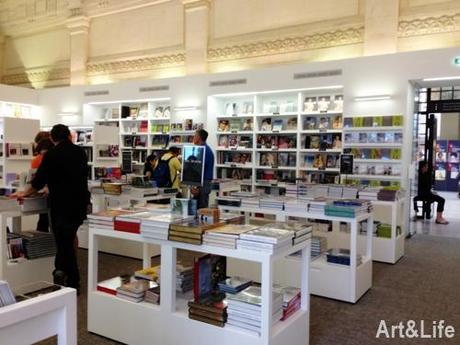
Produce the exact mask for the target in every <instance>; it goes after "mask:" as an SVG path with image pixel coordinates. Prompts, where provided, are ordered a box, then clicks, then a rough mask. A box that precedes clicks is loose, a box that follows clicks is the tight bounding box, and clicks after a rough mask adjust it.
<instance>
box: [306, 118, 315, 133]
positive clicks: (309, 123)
mask: <svg viewBox="0 0 460 345" xmlns="http://www.w3.org/2000/svg"><path fill="white" fill-rule="evenodd" d="M303 129H304V130H310V129H316V117H315V116H309V117H306V118H305V120H304V124H303Z"/></svg>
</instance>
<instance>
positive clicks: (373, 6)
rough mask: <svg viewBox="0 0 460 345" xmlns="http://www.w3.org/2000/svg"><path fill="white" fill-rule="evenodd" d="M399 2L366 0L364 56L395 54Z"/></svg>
mask: <svg viewBox="0 0 460 345" xmlns="http://www.w3.org/2000/svg"><path fill="white" fill-rule="evenodd" d="M399 1H400V0H384V1H382V0H366V4H365V7H366V8H365V11H364V13H365V20H364V51H363V54H364V55H366V56H367V55H379V54H390V53H396V52H397V48H398V21H399Z"/></svg>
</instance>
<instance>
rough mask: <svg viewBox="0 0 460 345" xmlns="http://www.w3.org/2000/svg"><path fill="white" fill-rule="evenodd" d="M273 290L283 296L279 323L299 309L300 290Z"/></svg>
mask: <svg viewBox="0 0 460 345" xmlns="http://www.w3.org/2000/svg"><path fill="white" fill-rule="evenodd" d="M274 290H275V291H277V292H279V293H281V294H282V296H283V316H282V317H281V321H284V320H286V319H287V318H289V316H291V315H292V314H294V313H295V312H296V311H297V310H299V309H300V289H299V288H295V287H290V286H288V287H274Z"/></svg>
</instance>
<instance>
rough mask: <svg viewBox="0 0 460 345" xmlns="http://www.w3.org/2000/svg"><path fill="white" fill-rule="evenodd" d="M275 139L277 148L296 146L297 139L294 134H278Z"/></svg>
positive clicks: (293, 147)
mask: <svg viewBox="0 0 460 345" xmlns="http://www.w3.org/2000/svg"><path fill="white" fill-rule="evenodd" d="M274 139H275V145H273V144H272V147H273V146H276V147H278V148H279V149H295V148H296V146H297V139H296V136H295V135H280V136H278V137H277V138H276V137H274Z"/></svg>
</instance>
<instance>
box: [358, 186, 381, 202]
mask: <svg viewBox="0 0 460 345" xmlns="http://www.w3.org/2000/svg"><path fill="white" fill-rule="evenodd" d="M379 191H380V188H365V189H363V190H360V191H359V193H358V194H359V198H360V199H363V200H378V193H379Z"/></svg>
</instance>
